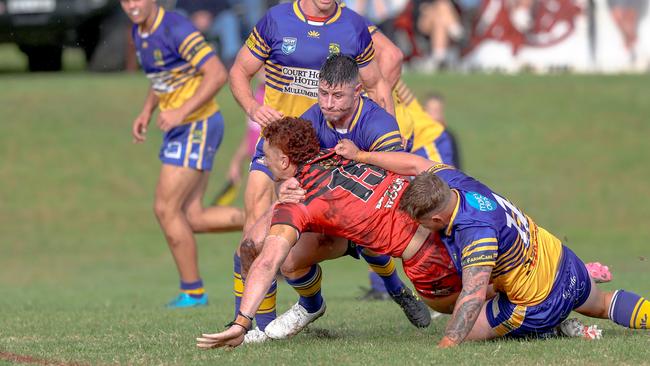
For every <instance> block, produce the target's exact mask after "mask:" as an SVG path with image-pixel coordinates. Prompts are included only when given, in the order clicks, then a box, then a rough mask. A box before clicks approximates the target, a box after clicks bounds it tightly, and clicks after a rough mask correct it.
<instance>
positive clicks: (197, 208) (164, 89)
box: [121, 0, 244, 308]
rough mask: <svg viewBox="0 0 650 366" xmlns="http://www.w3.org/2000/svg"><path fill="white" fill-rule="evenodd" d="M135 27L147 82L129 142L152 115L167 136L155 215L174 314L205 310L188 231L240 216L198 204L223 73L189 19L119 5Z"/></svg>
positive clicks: (139, 0)
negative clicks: (169, 262)
mask: <svg viewBox="0 0 650 366" xmlns="http://www.w3.org/2000/svg"><path fill="white" fill-rule="evenodd" d="M121 5H122V8H123V9H124V11H125V12H126V14H127V15H128V16H129V18H130V19H131V20H132V21H133V23H134V26H133V32H132V35H133V40H134V43H135V46H136V50H137V56H138V60H139V62H140V64H141V66H142V68H143V70H144V72H145V73H146V74H147V77H148V78H149V79H150V80H151V87H150V89H149V93H148V94H147V98H146V100H145V103H144V107H143V110H142V112H141V113H140V115H139V116H138V117H137V118H136V119H135V121H134V122H133V128H132V134H133V138H134V141H135V142H143V141H144V140H145V135H146V132H147V126H148V125H149V122H150V119H151V115H152V113H153V111H154V110H155V109H156V107H158V108H159V110H160V112H159V114H158V119H157V121H156V125H157V126H158V127H159V128H160V129H161V130H163V131H164V132H165V135H164V140H163V143H162V146H161V148H160V161H161V162H162V167H161V170H160V176H159V178H158V185H157V187H156V195H155V203H154V210H155V214H156V217H157V219H158V222H159V224H160V226H161V228H162V230H163V232H164V233H165V238H166V239H167V243H168V244H169V248H170V250H171V252H172V255H173V257H174V260H175V262H176V266H177V268H178V272H179V276H180V288H181V293H180V294H179V295H178V297H176V298H175V299H174V300H172V301H171V302H170V303H169V304H168V306H169V307H172V308H178V307H191V306H201V305H206V304H207V301H208V298H207V294H206V293H205V290H204V288H203V281H202V280H201V277H200V274H199V269H198V261H197V249H196V241H195V239H194V235H193V233H196V232H215V231H229V230H239V229H241V227H242V225H243V220H244V217H243V213H242V212H241V210H240V209H237V208H234V207H209V208H203V206H202V198H203V194H204V192H205V188H206V186H207V183H208V177H209V172H210V170H211V169H212V163H213V159H214V156H215V154H216V152H217V150H218V149H219V145H220V144H221V140H222V138H223V130H224V122H223V118H222V117H221V113H220V112H219V106H218V105H217V103H216V101H215V100H214V96H215V95H216V93H217V92H218V91H219V89H220V88H221V87H222V86H223V85H224V84H225V82H226V80H227V72H226V70H225V68H224V66H223V64H222V63H221V61H220V60H219V59H218V57H217V56H216V54H215V53H214V51H213V50H212V48H211V47H210V46H209V45H208V44H207V43H206V42H205V40H204V38H203V36H202V35H201V34H200V33H199V32H198V31H197V30H196V29H195V28H194V27H193V26H192V24H191V23H190V21H189V20H187V19H186V18H184V17H183V16H181V15H179V14H176V13H174V12H167V11H165V10H164V9H163V8H162V7H160V6H158V5H157V4H156V2H155V0H121Z"/></svg>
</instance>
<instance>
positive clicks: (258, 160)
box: [248, 136, 275, 181]
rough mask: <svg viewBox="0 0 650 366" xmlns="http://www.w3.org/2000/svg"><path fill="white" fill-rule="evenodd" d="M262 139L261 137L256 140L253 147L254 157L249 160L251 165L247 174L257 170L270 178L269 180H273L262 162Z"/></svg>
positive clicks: (271, 174)
mask: <svg viewBox="0 0 650 366" xmlns="http://www.w3.org/2000/svg"><path fill="white" fill-rule="evenodd" d="M263 146H264V137H261V136H260V138H259V139H258V140H257V145H255V155H253V158H252V159H251V165H250V167H249V168H248V171H249V172H252V171H253V170H259V171H260V172H262V173H264V174H266V175H268V176H269V178H271V180H273V181H274V180H275V179H274V178H273V173H271V171H270V170H269V168H268V167H267V166H266V163H265V162H264V149H263Z"/></svg>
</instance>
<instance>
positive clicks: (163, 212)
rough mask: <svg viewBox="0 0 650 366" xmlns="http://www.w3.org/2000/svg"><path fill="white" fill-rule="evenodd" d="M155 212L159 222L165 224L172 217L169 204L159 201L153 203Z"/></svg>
mask: <svg viewBox="0 0 650 366" xmlns="http://www.w3.org/2000/svg"><path fill="white" fill-rule="evenodd" d="M153 212H154V214H155V215H156V218H157V219H158V221H159V222H164V221H165V220H166V219H167V218H168V217H169V216H171V215H170V214H171V212H170V210H169V205H168V204H167V202H165V201H163V200H159V199H156V200H155V201H154V203H153Z"/></svg>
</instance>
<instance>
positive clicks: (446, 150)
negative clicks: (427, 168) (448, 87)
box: [420, 92, 461, 169]
mask: <svg viewBox="0 0 650 366" xmlns="http://www.w3.org/2000/svg"><path fill="white" fill-rule="evenodd" d="M424 110H425V112H427V114H428V115H429V116H430V117H431V118H432V119H433V120H434V121H437V122H440V123H441V124H442V125H443V126H444V131H443V132H442V133H441V134H440V136H439V137H438V138H436V140H435V141H434V143H435V145H436V149H437V150H438V151H439V154H440V158H441V160H440V161H442V162H444V163H446V164H451V165H453V166H455V167H456V168H458V169H461V166H460V153H459V151H458V144H457V143H456V137H455V136H454V134H453V133H452V132H451V131H450V130H449V126H447V119H446V118H445V98H444V97H443V96H442V94H440V93H436V92H433V93H431V94H429V95H428V96H427V98H426V99H425V101H424ZM420 155H421V156H422V154H420ZM425 157H426V156H425Z"/></svg>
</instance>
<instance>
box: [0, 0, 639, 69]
mask: <svg viewBox="0 0 650 366" xmlns="http://www.w3.org/2000/svg"><path fill="white" fill-rule="evenodd" d="M158 2H159V3H160V4H161V5H163V6H164V7H165V8H167V9H176V10H178V11H180V12H183V13H185V14H186V15H188V16H189V17H190V18H191V19H192V21H193V22H194V23H195V25H196V26H197V28H199V30H201V31H202V32H203V33H204V34H205V35H206V36H207V37H208V38H209V39H210V40H211V41H213V42H214V45H215V47H216V48H217V49H218V50H219V54H220V56H221V58H222V60H224V62H225V63H226V64H227V65H229V64H230V63H232V60H233V59H234V57H235V55H236V53H237V51H238V50H239V48H240V47H241V45H242V43H243V40H245V38H246V36H247V35H248V33H249V32H250V30H251V29H252V27H253V26H254V25H255V23H256V22H257V20H258V19H259V18H260V17H261V16H262V14H263V13H264V12H265V11H266V9H267V8H268V7H270V6H273V5H275V4H277V1H270V0H267V1H265V0H177V1H175V0H159V1H158ZM346 5H347V6H348V7H350V8H352V9H354V10H355V11H357V12H358V13H360V14H362V15H364V16H366V17H367V18H369V19H370V20H371V21H373V22H374V23H375V24H376V25H377V26H378V27H379V28H380V29H381V30H382V31H383V32H384V33H385V34H386V35H387V36H388V37H389V38H391V39H392V40H393V41H394V42H395V43H396V44H397V45H399V47H400V48H401V49H402V50H403V52H404V54H405V55H406V65H407V68H408V69H409V70H414V71H419V72H424V73H433V72H440V71H445V70H453V71H458V72H470V71H472V72H473V71H497V72H505V73H513V72H519V71H522V70H523V71H532V72H539V73H545V72H558V71H560V72H564V71H571V72H605V73H619V72H647V71H648V68H649V65H650V16H648V0H350V1H346ZM129 29H130V24H129V21H128V19H127V18H126V16H125V15H124V14H123V12H122V11H121V9H120V4H119V1H118V0H0V69H1V70H5V71H7V70H9V71H22V70H31V71H57V70H60V69H62V68H72V69H88V70H91V71H98V72H112V71H122V70H129V71H133V70H135V69H137V62H136V59H135V54H134V50H133V46H132V45H131V43H130V35H129ZM62 60H63V62H62Z"/></svg>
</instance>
